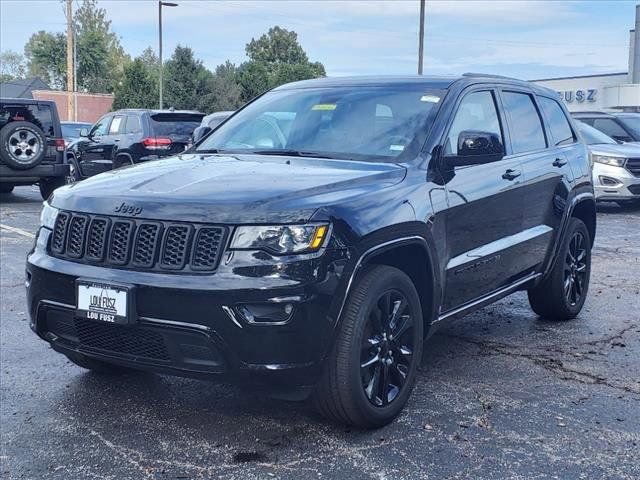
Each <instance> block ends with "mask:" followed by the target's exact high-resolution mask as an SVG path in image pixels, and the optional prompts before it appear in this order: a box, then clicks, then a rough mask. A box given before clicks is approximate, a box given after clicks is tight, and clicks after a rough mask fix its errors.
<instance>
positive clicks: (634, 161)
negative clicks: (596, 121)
mask: <svg viewBox="0 0 640 480" xmlns="http://www.w3.org/2000/svg"><path fill="white" fill-rule="evenodd" d="M577 124H578V129H579V130H580V133H581V134H582V137H583V138H584V140H585V141H586V142H587V145H588V146H589V150H590V151H591V157H592V159H593V162H594V163H593V184H594V187H595V192H596V200H598V201H614V202H618V203H619V204H621V205H625V204H629V203H638V202H640V145H638V144H635V143H625V144H619V143H618V142H616V141H615V140H614V139H613V138H611V137H609V136H607V135H605V134H604V133H602V132H601V131H600V130H596V129H595V128H593V127H590V126H589V125H587V124H586V123H583V122H580V121H578V122H577Z"/></svg>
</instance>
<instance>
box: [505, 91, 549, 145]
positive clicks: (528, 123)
mask: <svg viewBox="0 0 640 480" xmlns="http://www.w3.org/2000/svg"><path fill="white" fill-rule="evenodd" d="M502 99H503V101H504V108H505V110H506V112H507V115H508V117H509V125H510V128H509V133H510V134H511V148H512V149H513V153H523V152H531V151H533V150H540V149H542V148H545V147H546V146H547V142H546V140H545V138H544V130H543V129H542V121H541V119H540V115H539V114H538V110H537V109H536V106H535V105H534V103H533V98H532V97H531V95H530V94H528V93H519V92H502Z"/></svg>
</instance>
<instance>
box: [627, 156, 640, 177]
mask: <svg viewBox="0 0 640 480" xmlns="http://www.w3.org/2000/svg"><path fill="white" fill-rule="evenodd" d="M627 170H629V171H630V172H631V173H632V174H633V175H634V176H636V177H640V158H630V159H629V160H627Z"/></svg>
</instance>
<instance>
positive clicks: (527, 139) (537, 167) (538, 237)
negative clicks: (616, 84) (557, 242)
mask: <svg viewBox="0 0 640 480" xmlns="http://www.w3.org/2000/svg"><path fill="white" fill-rule="evenodd" d="M500 94H501V97H502V103H503V105H504V109H505V112H506V114H507V119H508V125H509V137H510V142H511V149H512V152H513V155H514V156H515V157H517V158H519V159H520V162H521V164H522V167H523V169H524V178H523V185H522V195H523V198H524V202H525V204H524V205H525V208H524V215H523V233H522V235H523V238H524V239H525V242H526V243H525V244H526V246H527V248H525V249H523V252H522V257H521V258H520V259H519V261H520V263H521V267H522V268H530V269H532V270H536V269H537V267H538V266H539V265H540V264H541V263H542V262H543V260H544V259H545V257H546V255H547V252H548V250H549V247H550V246H551V245H552V244H553V239H554V238H555V234H556V232H557V230H558V228H559V226H560V222H561V219H562V215H563V214H564V211H565V208H566V199H567V194H568V192H569V189H570V185H569V184H568V182H569V181H571V179H572V178H573V175H572V172H571V167H570V164H569V159H568V158H567V151H565V150H568V149H570V148H571V145H572V144H574V143H575V142H576V139H577V137H576V136H575V134H574V132H573V130H572V129H571V126H570V124H569V122H568V120H567V119H566V117H565V114H564V110H563V109H562V108H561V107H560V105H559V104H558V103H557V102H556V101H555V100H553V99H550V98H546V97H538V100H539V101H540V103H538V102H537V101H536V97H535V96H534V95H533V94H532V93H531V92H529V91H527V90H515V89H504V90H502V91H501V92H500ZM558 109H559V110H558ZM543 112H544V114H543ZM545 125H546V126H547V128H546V129H545V128H544V127H545ZM551 126H553V130H552V128H551ZM552 133H553V134H552Z"/></svg>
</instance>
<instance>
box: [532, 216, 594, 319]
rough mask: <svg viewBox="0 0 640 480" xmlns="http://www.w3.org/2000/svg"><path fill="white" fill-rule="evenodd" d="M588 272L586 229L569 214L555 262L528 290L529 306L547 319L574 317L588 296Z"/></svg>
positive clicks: (589, 242) (589, 259)
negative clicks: (542, 277)
mask: <svg viewBox="0 0 640 480" xmlns="http://www.w3.org/2000/svg"><path fill="white" fill-rule="evenodd" d="M590 275H591V238H590V235H589V231H588V230H587V226H586V225H585V224H584V222H582V220H580V219H578V218H571V220H570V223H569V228H568V229H567V234H566V235H565V238H564V240H563V244H562V246H561V248H560V252H559V255H558V259H557V262H556V265H555V266H554V267H553V270H552V271H551V272H550V274H549V276H548V278H547V279H545V280H544V281H543V282H542V283H541V284H540V285H538V286H537V287H534V288H532V289H530V290H529V291H528V295H529V304H530V305H531V308H532V309H533V311H534V312H535V313H537V314H538V315H540V316H541V317H543V318H546V319H549V320H555V321H563V320H569V319H572V318H575V317H576V316H577V315H578V314H579V313H580V310H582V307H583V305H584V302H585V300H586V298H587V293H588V291H589V277H590Z"/></svg>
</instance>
